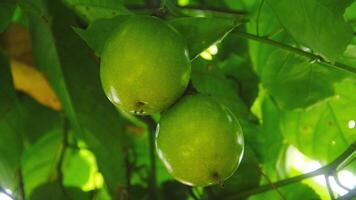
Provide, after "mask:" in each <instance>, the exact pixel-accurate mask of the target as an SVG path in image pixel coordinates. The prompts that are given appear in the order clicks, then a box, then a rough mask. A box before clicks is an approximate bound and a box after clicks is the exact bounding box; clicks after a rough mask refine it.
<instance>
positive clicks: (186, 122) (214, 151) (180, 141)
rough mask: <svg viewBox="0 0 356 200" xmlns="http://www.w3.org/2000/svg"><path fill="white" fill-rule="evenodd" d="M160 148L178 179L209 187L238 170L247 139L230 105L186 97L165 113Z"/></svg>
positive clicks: (160, 127) (159, 131)
mask: <svg viewBox="0 0 356 200" xmlns="http://www.w3.org/2000/svg"><path fill="white" fill-rule="evenodd" d="M156 149H157V153H158V156H159V157H160V159H161V161H162V162H163V164H164V165H165V167H166V169H167V170H168V172H169V173H170V174H171V175H172V176H173V177H174V178H175V179H177V180H178V181H180V182H182V183H184V184H187V185H191V186H207V185H211V184H219V183H222V182H223V181H224V180H226V179H227V178H229V177H230V176H231V175H232V174H233V173H234V172H235V170H236V169H237V167H238V165H239V163H240V161H241V158H242V154H243V149H244V140H243V135H242V130H241V127H240V125H239V122H238V120H237V119H236V117H235V116H234V115H233V114H232V113H231V112H230V111H229V110H228V108H226V107H225V106H223V105H221V104H219V103H218V102H217V101H215V100H214V99H213V98H212V97H209V96H203V95H196V96H186V97H184V98H182V99H181V100H180V101H179V102H178V103H177V104H176V105H174V106H173V107H171V108H170V109H169V110H168V111H167V112H165V113H163V114H162V116H161V120H160V123H159V125H158V126H157V131H156Z"/></svg>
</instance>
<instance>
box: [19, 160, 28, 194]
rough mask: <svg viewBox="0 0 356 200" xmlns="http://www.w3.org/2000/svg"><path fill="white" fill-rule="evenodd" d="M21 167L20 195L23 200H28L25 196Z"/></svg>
mask: <svg viewBox="0 0 356 200" xmlns="http://www.w3.org/2000/svg"><path fill="white" fill-rule="evenodd" d="M21 168H22V167H21V165H20V168H19V172H18V173H19V187H20V188H19V193H20V197H21V199H22V200H26V195H25V184H24V182H23V175H22V171H21Z"/></svg>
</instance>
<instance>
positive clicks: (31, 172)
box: [21, 129, 63, 197]
mask: <svg viewBox="0 0 356 200" xmlns="http://www.w3.org/2000/svg"><path fill="white" fill-rule="evenodd" d="M62 136H63V130H61V129H59V130H53V131H51V132H48V133H47V134H46V135H44V136H43V137H42V138H41V139H40V140H39V141H38V142H36V143H35V144H34V145H33V146H32V147H30V148H29V149H27V150H26V151H25V152H24V154H23V155H22V158H21V165H22V169H21V170H22V176H23V181H24V184H25V188H24V190H25V195H26V197H29V196H31V194H32V192H33V190H34V189H35V188H36V187H39V186H40V185H42V184H44V183H46V182H49V181H50V180H54V179H55V178H56V176H57V171H56V169H57V168H56V166H57V163H58V159H59V153H60V150H61V146H62V140H63V139H62V138H63V137H62Z"/></svg>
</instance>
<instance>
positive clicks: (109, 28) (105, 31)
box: [74, 15, 129, 56]
mask: <svg viewBox="0 0 356 200" xmlns="http://www.w3.org/2000/svg"><path fill="white" fill-rule="evenodd" d="M128 17H129V15H122V16H117V17H114V18H112V19H99V20H96V21H94V22H93V23H90V25H89V27H88V28H87V29H86V30H83V29H80V28H74V30H75V32H76V33H77V34H79V35H80V37H81V38H82V39H83V40H84V41H85V42H86V43H87V44H88V46H89V47H90V48H91V49H93V50H94V51H95V54H96V55H97V56H100V55H101V53H102V51H103V49H104V46H105V43H106V40H107V39H108V38H109V36H110V35H111V33H112V32H113V30H114V29H116V28H117V27H118V26H119V25H120V24H121V23H123V22H124V21H125V20H126V19H127V18H128Z"/></svg>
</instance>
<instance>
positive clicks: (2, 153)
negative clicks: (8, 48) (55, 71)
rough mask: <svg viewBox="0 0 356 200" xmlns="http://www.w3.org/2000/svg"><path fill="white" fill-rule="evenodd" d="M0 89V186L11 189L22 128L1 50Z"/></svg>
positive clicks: (16, 174) (7, 66)
mask: <svg viewBox="0 0 356 200" xmlns="http://www.w3.org/2000/svg"><path fill="white" fill-rule="evenodd" d="M0 91H1V92H0V187H3V188H9V189H11V190H13V189H15V188H16V187H17V186H18V172H19V166H20V165H19V164H20V156H21V153H22V150H23V148H24V147H23V140H22V139H23V137H22V136H23V133H24V128H23V120H22V118H21V114H20V107H19V104H18V102H17V98H16V94H15V90H14V87H13V83H12V78H11V72H10V66H9V63H8V60H7V58H6V57H5V56H4V55H3V54H2V52H1V51H0Z"/></svg>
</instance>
